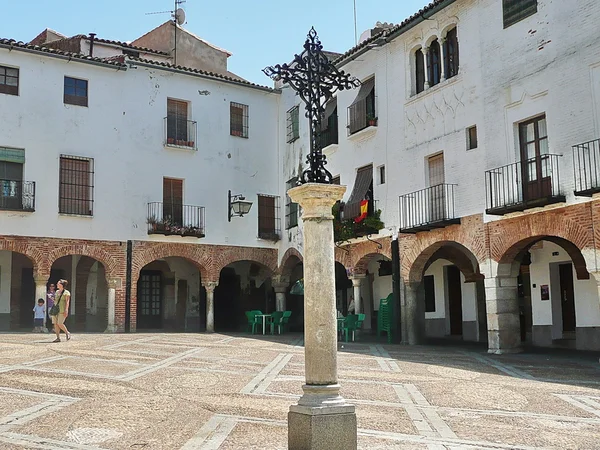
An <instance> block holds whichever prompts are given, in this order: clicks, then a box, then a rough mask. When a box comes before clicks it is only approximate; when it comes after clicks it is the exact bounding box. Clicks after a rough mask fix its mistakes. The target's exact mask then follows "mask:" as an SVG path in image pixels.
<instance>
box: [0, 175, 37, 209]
mask: <svg viewBox="0 0 600 450" xmlns="http://www.w3.org/2000/svg"><path fill="white" fill-rule="evenodd" d="M0 210H7V211H24V212H33V211H35V181H20V180H19V181H17V180H3V179H0Z"/></svg>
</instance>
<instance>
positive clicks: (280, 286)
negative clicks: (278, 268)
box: [271, 277, 290, 311]
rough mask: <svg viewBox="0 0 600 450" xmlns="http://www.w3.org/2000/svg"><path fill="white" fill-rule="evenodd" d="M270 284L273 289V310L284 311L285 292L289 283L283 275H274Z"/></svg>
mask: <svg viewBox="0 0 600 450" xmlns="http://www.w3.org/2000/svg"><path fill="white" fill-rule="evenodd" d="M271 285H272V286H273V289H274V290H275V310H276V311H285V308H286V304H285V300H286V299H285V294H286V292H287V289H288V287H289V285H290V283H289V281H288V280H287V279H285V278H284V277H274V278H273V282H272V283H271Z"/></svg>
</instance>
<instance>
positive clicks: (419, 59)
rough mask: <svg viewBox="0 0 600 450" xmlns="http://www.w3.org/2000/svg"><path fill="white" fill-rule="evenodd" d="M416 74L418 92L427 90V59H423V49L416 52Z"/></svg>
mask: <svg viewBox="0 0 600 450" xmlns="http://www.w3.org/2000/svg"><path fill="white" fill-rule="evenodd" d="M415 74H416V80H417V85H416V86H417V89H416V93H417V94H418V93H419V92H423V91H424V90H425V61H424V60H423V51H422V50H421V49H419V50H417V51H416V52H415Z"/></svg>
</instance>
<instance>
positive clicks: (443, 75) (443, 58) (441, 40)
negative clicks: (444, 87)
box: [438, 37, 447, 82]
mask: <svg viewBox="0 0 600 450" xmlns="http://www.w3.org/2000/svg"><path fill="white" fill-rule="evenodd" d="M438 43H439V44H440V65H441V69H442V70H441V74H440V82H442V81H444V80H446V57H447V55H446V46H445V45H444V44H445V43H446V37H443V38H439V39H438Z"/></svg>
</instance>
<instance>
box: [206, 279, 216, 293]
mask: <svg viewBox="0 0 600 450" xmlns="http://www.w3.org/2000/svg"><path fill="white" fill-rule="evenodd" d="M218 285H219V282H218V281H205V282H204V283H202V286H204V288H205V289H206V293H209V292H214V291H215V288H216V287H217V286H218Z"/></svg>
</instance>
